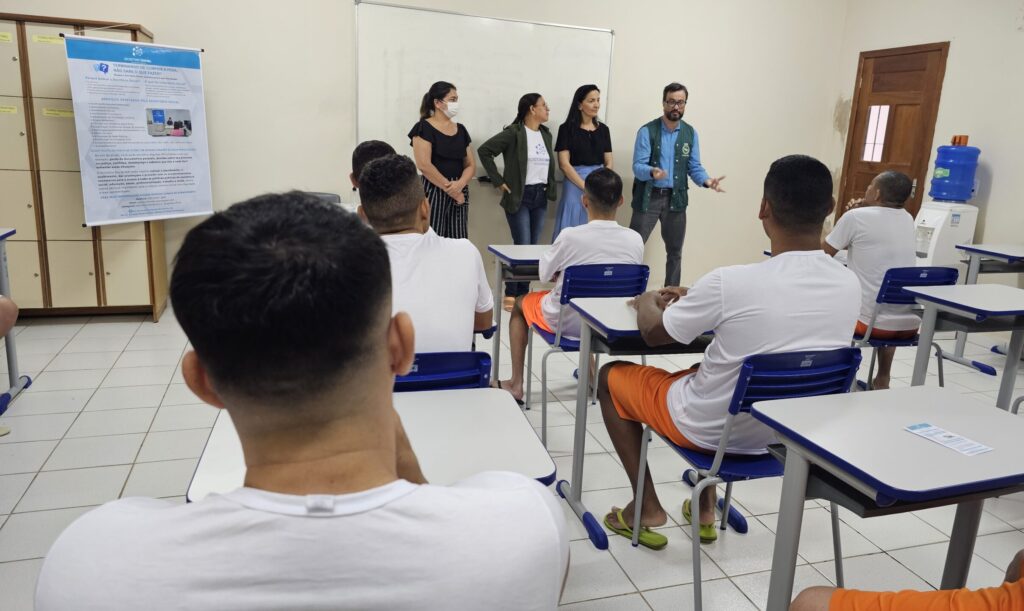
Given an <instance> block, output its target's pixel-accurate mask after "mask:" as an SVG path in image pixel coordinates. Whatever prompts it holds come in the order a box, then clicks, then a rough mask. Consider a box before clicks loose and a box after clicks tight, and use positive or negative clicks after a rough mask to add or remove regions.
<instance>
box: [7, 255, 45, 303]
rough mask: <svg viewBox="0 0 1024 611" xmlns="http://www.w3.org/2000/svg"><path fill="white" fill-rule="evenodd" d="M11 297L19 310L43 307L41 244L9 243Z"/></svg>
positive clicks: (8, 260) (8, 273) (8, 259)
mask: <svg viewBox="0 0 1024 611" xmlns="http://www.w3.org/2000/svg"><path fill="white" fill-rule="evenodd" d="M7 275H8V276H9V277H10V279H11V294H10V295H9V297H10V298H11V299H13V300H14V302H15V303H17V304H18V307H19V308H41V307H43V279H42V278H41V277H40V275H39V242H7Z"/></svg>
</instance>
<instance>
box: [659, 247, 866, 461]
mask: <svg viewBox="0 0 1024 611" xmlns="http://www.w3.org/2000/svg"><path fill="white" fill-rule="evenodd" d="M859 296H860V284H859V283H858V282H857V276H855V275H854V273H853V272H851V271H850V270H848V269H846V268H845V267H843V266H842V264H840V263H838V262H837V261H834V260H833V259H832V258H831V257H829V256H827V255H826V254H825V252H824V251H821V250H805V251H792V252H786V253H782V254H780V255H776V256H774V257H772V258H771V259H768V260H767V261H763V262H761V263H754V264H752V265H734V266H730V267H720V268H718V269H716V270H714V271H712V272H710V273H708V274H707V275H705V276H704V277H702V278H701V279H699V280H697V282H696V283H695V284H694V285H693V287H692V288H691V289H690V290H689V292H688V293H687V294H686V296H685V297H682V298H681V299H679V300H678V301H676V302H675V303H673V304H672V305H670V306H669V307H668V308H666V309H665V313H664V315H663V316H662V321H663V323H664V325H665V330H666V331H668V334H669V335H670V336H672V338H673V339H675V340H676V341H678V342H681V343H690V342H692V341H693V340H694V338H696V337H697V336H698V335H701V334H702V333H704V332H705V331H708V330H713V331H714V332H715V337H714V339H713V340H712V342H711V345H710V346H708V349H707V351H706V352H705V353H704V360H703V361H701V364H700V369H698V370H697V372H696V373H694V374H693V375H689V376H686V377H684V378H682V379H680V380H677V381H676V382H675V383H673V384H672V387H671V388H670V389H669V392H668V408H669V412H670V413H671V414H672V418H673V420H674V421H675V424H676V426H677V427H678V428H679V430H680V432H682V434H683V435H684V436H685V437H686V438H687V439H689V440H690V441H692V442H693V443H694V444H696V445H698V446H700V447H702V448H706V449H709V450H714V449H717V448H718V443H719V441H720V440H721V438H722V431H723V429H724V427H725V419H726V417H727V416H728V415H729V412H728V408H729V402H730V401H731V400H732V395H733V391H735V390H736V380H737V379H738V377H739V370H740V366H741V365H742V364H743V359H745V358H747V357H748V356H753V355H756V354H770V353H777V352H793V351H797V350H831V349H834V348H843V347H846V346H849V345H850V339H851V338H852V336H853V327H854V324H855V323H856V321H857V309H858V308H859V302H858V297H859ZM773 440H774V435H773V433H772V430H771V429H770V428H768V427H767V426H765V425H763V424H761V423H760V422H757V421H756V420H754V418H753V417H752V416H751V415H750V414H749V413H740V414H737V416H736V419H735V421H733V427H732V431H731V433H730V435H729V447H728V451H729V452H734V453H737V454H761V453H764V451H765V447H766V446H767V445H768V444H769V443H772V442H773Z"/></svg>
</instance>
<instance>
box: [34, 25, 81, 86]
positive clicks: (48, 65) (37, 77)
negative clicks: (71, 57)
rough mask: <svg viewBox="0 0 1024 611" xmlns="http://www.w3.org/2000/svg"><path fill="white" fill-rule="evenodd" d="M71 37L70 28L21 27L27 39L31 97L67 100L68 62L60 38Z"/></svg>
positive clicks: (68, 83) (71, 30)
mask: <svg viewBox="0 0 1024 611" xmlns="http://www.w3.org/2000/svg"><path fill="white" fill-rule="evenodd" d="M62 33H63V34H74V33H75V28H73V27H71V26H59V25H43V24H33V23H29V24H25V36H26V37H27V38H28V69H29V76H30V78H31V80H32V96H33V97H36V98H63V99H65V100H70V99H71V81H70V79H69V78H68V58H67V55H66V54H65V53H64V39H63V38H61V37H60V35H61V34H62Z"/></svg>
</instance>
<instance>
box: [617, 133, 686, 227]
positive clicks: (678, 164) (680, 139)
mask: <svg viewBox="0 0 1024 611" xmlns="http://www.w3.org/2000/svg"><path fill="white" fill-rule="evenodd" d="M661 126H662V123H661V118H660V117H659V118H657V119H655V120H653V121H651V122H650V123H648V124H647V125H646V126H645V127H647V137H648V138H649V139H650V143H651V159H650V161H649V162H648V163H649V164H650V165H651V166H653V167H659V164H660V163H661ZM691 148H693V128H692V127H690V124H689V123H687V122H686V121H683V120H682V119H680V120H679V135H678V136H676V147H675V154H674V155H673V159H672V201H671V202H670V203H669V208H668V209H669V210H670V211H672V212H680V211H682V210H685V209H686V206H687V204H688V203H689V201H690V200H689V196H688V195H689V194H688V189H689V188H690V184H689V182H688V179H687V170H688V169H689V165H690V149H691ZM653 188H654V180H653V179H652V180H647V181H643V180H634V181H633V203H632V206H633V210H636V211H637V212H647V205H648V204H649V203H650V201H651V189H653Z"/></svg>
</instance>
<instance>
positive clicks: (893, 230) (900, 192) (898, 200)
mask: <svg viewBox="0 0 1024 611" xmlns="http://www.w3.org/2000/svg"><path fill="white" fill-rule="evenodd" d="M913 189H914V187H913V183H911V181H910V177H908V176H907V175H906V174H903V173H901V172H894V171H892V170H890V171H888V172H882V173H881V174H879V175H878V176H875V179H874V180H872V181H871V184H870V185H868V188H867V191H865V193H864V199H860V200H853V201H851V202H850V203H849V204H847V212H846V213H845V214H843V216H841V217H840V218H839V222H838V223H836V226H835V228H833V229H832V232H831V233H830V234H828V237H826V238H825V239H824V240H823V241H822V243H821V247H822V248H823V249H824V250H825V252H826V253H828V254H829V255H832V256H834V255H835V254H836V253H837V252H839V251H840V250H843V249H849V255H848V256H847V265H848V266H849V267H850V270H851V271H853V273H855V274H857V278H858V279H859V280H860V288H861V294H860V316H858V318H857V327H856V329H855V333H856V334H857V335H864V334H865V333H867V330H868V324H870V322H871V316H872V315H873V314H874V312H875V308H876V306H877V308H878V315H877V317H876V318H875V327H874V329H872V330H871V337H872V338H874V339H896V340H898V339H908V338H911V337H914V336H915V335H917V328H918V327H919V326H920V324H921V319H920V318H919V317H918V316H917V314H914V312H913V310H912V309H911V306H909V305H888V304H877V303H876V302H875V299H877V298H878V289H879V288H881V286H882V277H883V276H885V272H886V271H888V270H889V269H890V268H893V267H914V266H915V265H917V256H916V255H915V254H914V217H912V216H910V213H909V212H907V211H906V210H904V209H903V206H904V205H905V204H906V203H907V200H908V199H910V193H911V192H912V191H913ZM895 354H896V348H895V347H893V346H888V347H882V348H879V349H878V372H877V375H875V379H874V381H873V382H872V384H871V387H872V388H873V389H883V388H889V375H890V372H891V371H892V359H893V357H894V356H895Z"/></svg>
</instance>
